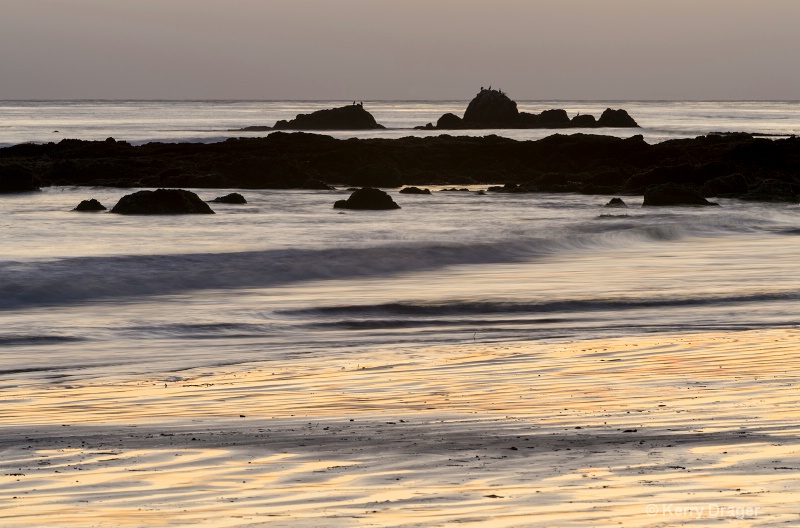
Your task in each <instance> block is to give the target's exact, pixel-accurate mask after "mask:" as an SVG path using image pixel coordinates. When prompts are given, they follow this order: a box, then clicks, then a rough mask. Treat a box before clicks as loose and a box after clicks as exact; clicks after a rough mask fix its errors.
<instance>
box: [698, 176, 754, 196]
mask: <svg viewBox="0 0 800 528" xmlns="http://www.w3.org/2000/svg"><path fill="white" fill-rule="evenodd" d="M747 190H748V185H747V180H746V179H745V177H744V176H743V175H741V174H740V173H738V172H737V173H735V174H729V175H727V176H720V177H718V178H713V179H711V180H708V181H707V182H706V183H705V184H704V185H703V190H702V194H703V196H706V197H711V196H730V195H736V194H744V193H746V192H747Z"/></svg>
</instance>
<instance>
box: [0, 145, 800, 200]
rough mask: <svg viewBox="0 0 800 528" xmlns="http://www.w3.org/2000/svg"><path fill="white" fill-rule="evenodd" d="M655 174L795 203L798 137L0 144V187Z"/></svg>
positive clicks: (577, 187)
mask: <svg viewBox="0 0 800 528" xmlns="http://www.w3.org/2000/svg"><path fill="white" fill-rule="evenodd" d="M8 167H14V168H13V169H11V170H9V169H8ZM20 181H21V182H22V183H23V185H19V184H18V182H20ZM665 183H675V184H678V185H684V186H688V187H690V188H692V189H694V190H695V191H696V192H698V193H699V194H700V195H702V196H703V197H705V198H710V197H717V198H743V199H747V200H758V201H768V202H798V193H800V138H796V137H791V138H783V139H777V138H775V139H766V138H760V137H753V136H751V135H749V134H727V135H708V136H700V137H697V138H694V139H675V140H670V141H664V142H662V143H657V144H653V145H651V144H648V143H647V142H645V141H644V139H643V138H642V136H639V135H635V136H632V137H629V138H625V139H622V138H618V137H613V136H607V135H590V134H580V133H577V134H569V135H562V134H555V135H552V136H549V137H546V138H544V139H540V140H537V141H515V140H512V139H508V138H503V137H498V136H486V137H466V136H462V137H453V136H450V135H437V136H432V137H405V138H400V139H347V140H339V139H334V138H331V137H328V136H323V135H317V134H308V133H302V132H298V133H292V134H288V133H284V132H274V133H272V134H270V135H269V136H267V137H263V138H242V139H229V140H227V141H224V142H220V143H211V144H203V143H178V144H171V143H150V144H147V145H141V146H132V145H130V144H128V143H125V142H123V141H78V140H63V141H61V142H59V143H48V144H43V145H36V144H23V145H16V146H12V147H6V148H0V188H3V189H19V190H23V189H27V190H30V189H31V188H34V189H35V188H37V186H42V187H44V186H48V185H83V186H112V187H120V188H130V187H143V188H159V187H166V188H184V189H187V188H193V189H197V188H209V189H231V190H240V189H300V188H315V189H325V188H330V186H332V185H336V186H342V187H344V188H347V187H381V188H397V189H398V190H399V189H400V188H402V187H404V186H416V187H421V188H422V187H425V186H430V185H442V186H447V187H448V188H451V187H452V188H463V187H465V186H474V185H476V184H481V185H487V186H489V185H491V186H494V187H493V190H494V191H498V192H579V193H585V194H607V195H613V196H619V197H624V196H630V195H638V196H643V194H644V192H645V190H646V189H647V188H648V187H650V186H652V185H662V184H665Z"/></svg>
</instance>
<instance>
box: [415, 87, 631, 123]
mask: <svg viewBox="0 0 800 528" xmlns="http://www.w3.org/2000/svg"><path fill="white" fill-rule="evenodd" d="M638 126H639V125H638V124H637V123H636V121H634V120H633V118H632V117H631V116H629V115H628V112H626V111H625V110H612V109H610V108H609V109H606V111H605V112H603V115H602V116H600V119H599V120H597V119H595V118H594V116H593V115H589V114H584V115H577V116H575V117H573V118H572V119H570V118H569V116H568V115H567V112H566V111H565V110H560V109H553V110H545V111H543V112H542V113H540V114H531V113H528V112H520V111H519V110H518V109H517V103H516V102H514V101H513V100H511V99H510V98H509V97H508V96H507V95H506V94H505V93H503V92H502V91H501V90H492V89H491V88H488V89H487V88H481V91H480V92H478V95H476V96H475V98H474V99H472V101H470V102H469V105H468V106H467V110H466V111H465V112H464V118H463V119H462V118H460V117H458V116H457V115H455V114H452V113H447V114H444V115H443V116H442V117H440V118H439V120H438V121H437V122H436V126H433V125H432V124H431V123H428V124H427V125H425V126H423V127H417V129H421V130H460V129H481V128H597V127H631V128H634V127H638Z"/></svg>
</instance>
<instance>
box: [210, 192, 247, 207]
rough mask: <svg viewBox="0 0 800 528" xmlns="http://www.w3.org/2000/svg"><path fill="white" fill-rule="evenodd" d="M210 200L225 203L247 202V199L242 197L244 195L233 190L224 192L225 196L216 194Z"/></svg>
mask: <svg viewBox="0 0 800 528" xmlns="http://www.w3.org/2000/svg"><path fill="white" fill-rule="evenodd" d="M211 201H212V202H215V203H226V204H246V203H247V200H245V199H244V196H242V195H241V194H239V193H235V192H234V193H230V194H226V195H225V196H217V197H216V198H214V199H213V200H211Z"/></svg>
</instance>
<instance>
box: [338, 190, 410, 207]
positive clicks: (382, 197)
mask: <svg viewBox="0 0 800 528" xmlns="http://www.w3.org/2000/svg"><path fill="white" fill-rule="evenodd" d="M333 208H334V209H363V210H373V211H379V210H387V209H400V206H399V205H397V204H396V203H395V201H394V200H392V197H391V196H389V195H388V194H386V193H385V192H384V191H381V190H380V189H373V188H372V187H364V188H362V189H358V190H357V191H355V192H354V193H353V194H351V195H350V198H348V199H347V200H337V201H336V203H334V204H333Z"/></svg>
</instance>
